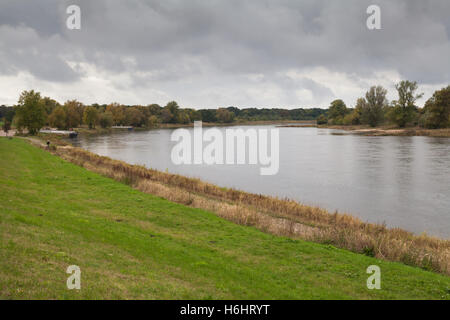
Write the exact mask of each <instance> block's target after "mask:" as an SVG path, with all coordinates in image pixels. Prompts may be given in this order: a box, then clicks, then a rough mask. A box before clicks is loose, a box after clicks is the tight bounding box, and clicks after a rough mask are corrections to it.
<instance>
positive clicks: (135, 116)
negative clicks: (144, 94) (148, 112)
mask: <svg viewBox="0 0 450 320" xmlns="http://www.w3.org/2000/svg"><path fill="white" fill-rule="evenodd" d="M144 121H145V115H144V113H143V112H142V111H141V110H139V108H138V107H129V108H127V109H126V110H125V123H126V124H127V125H129V126H135V127H140V126H142V125H143V124H144Z"/></svg>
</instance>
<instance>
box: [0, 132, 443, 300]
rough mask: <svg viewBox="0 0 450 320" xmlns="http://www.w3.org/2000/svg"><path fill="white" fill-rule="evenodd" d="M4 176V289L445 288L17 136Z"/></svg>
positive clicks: (158, 294) (30, 294) (424, 293)
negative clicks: (229, 216) (72, 275)
mask: <svg viewBox="0 0 450 320" xmlns="http://www.w3.org/2000/svg"><path fill="white" fill-rule="evenodd" d="M0 184H1V186H2V192H1V193H0V210H1V215H0V229H1V232H0V256H1V257H0V297H1V298H67V299H71V298H150V299H172V298H186V299H189V298H194V299H195V298H199V299H208V298H218V299H222V298H229V299H248V298H260V299H271V298H280V299H283V298H284V299H291V298H292V299H295V298H307V299H308V298H344V299H345V298H361V299H377V298H392V299H402V298H426V299H428V298H431V299H449V298H450V293H449V289H450V278H449V277H447V276H443V275H439V274H435V273H432V272H428V271H424V270H421V269H418V268H413V267H409V266H405V265H403V264H399V263H391V262H385V261H380V260H377V259H375V258H371V257H367V256H364V255H359V254H355V253H351V252H349V251H346V250H341V249H337V248H335V247H333V246H330V245H321V244H314V243H309V242H306V241H301V240H291V239H288V238H285V237H280V236H274V235H270V234H266V233H263V232H260V231H258V230H256V229H255V228H251V227H245V226H239V225H236V224H234V223H231V222H228V221H226V220H224V219H221V218H220V217H217V216H216V215H214V214H212V213H210V212H207V211H204V210H200V209H195V208H190V207H187V206H183V205H180V204H175V203H173V202H169V201H167V200H164V199H162V198H159V197H156V196H153V195H150V194H145V193H142V192H140V191H137V190H134V189H132V188H130V187H129V186H127V185H126V184H123V183H119V182H116V181H113V180H111V179H109V178H106V177H102V176H100V175H98V174H95V173H93V172H90V171H88V170H86V169H83V168H80V167H78V166H75V165H73V164H71V163H67V162H65V161H63V160H62V159H60V158H58V157H55V156H53V155H51V154H50V153H48V152H45V151H43V150H40V149H38V148H35V147H33V146H31V145H29V144H28V143H27V142H25V141H23V140H20V139H18V138H15V139H13V140H8V139H5V138H1V139H0ZM72 264H75V265H78V266H80V268H81V271H82V289H81V291H71V290H67V289H66V279H67V276H68V275H67V274H66V273H65V270H66V268H67V266H69V265H72ZM373 264H376V265H379V266H380V267H381V270H382V289H381V290H375V291H370V290H368V289H367V288H366V279H367V277H368V275H367V274H366V273H365V271H366V268H367V267H368V266H369V265H373Z"/></svg>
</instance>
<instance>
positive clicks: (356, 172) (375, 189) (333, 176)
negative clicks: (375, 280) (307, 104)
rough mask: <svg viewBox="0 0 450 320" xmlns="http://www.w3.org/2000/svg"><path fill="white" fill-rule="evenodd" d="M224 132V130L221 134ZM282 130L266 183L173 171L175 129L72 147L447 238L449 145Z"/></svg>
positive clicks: (226, 173)
mask: <svg viewBox="0 0 450 320" xmlns="http://www.w3.org/2000/svg"><path fill="white" fill-rule="evenodd" d="M230 128H233V129H236V128H238V127H230ZM240 128H243V129H249V128H257V129H271V128H275V127H274V126H242V127H240ZM203 129H204V130H205V129H206V128H203ZM225 129H226V128H224V127H222V128H219V130H221V131H222V132H223V131H224V130H225ZM278 129H279V134H280V144H279V146H280V152H279V155H280V156H279V159H280V164H279V171H278V174H276V175H273V176H261V175H260V167H261V166H260V165H211V166H208V165H175V164H173V163H172V161H171V151H172V148H173V146H174V145H175V144H176V142H171V140H170V136H171V133H172V132H173V129H158V130H151V131H136V132H120V133H113V134H109V135H100V136H89V137H88V136H82V137H78V138H76V139H74V140H72V143H74V145H77V146H80V147H82V148H84V149H87V150H89V151H91V152H94V153H97V154H100V155H104V156H108V157H111V158H114V159H119V160H123V161H126V162H128V163H131V164H141V165H145V166H146V167H148V168H154V169H158V170H162V171H165V170H167V171H169V172H172V173H179V174H182V175H186V176H190V177H197V178H201V179H202V180H205V181H208V182H212V183H214V184H217V185H219V186H224V187H233V188H237V189H241V190H245V191H249V192H252V193H261V194H267V195H274V196H279V197H287V198H291V199H295V200H298V201H300V202H302V203H304V204H308V205H314V206H320V207H323V208H326V209H328V210H330V211H332V212H334V211H335V210H337V211H339V212H348V213H350V214H352V215H355V216H358V217H359V218H361V219H362V220H364V221H369V222H378V223H386V224H387V225H388V226H389V227H401V228H403V229H406V230H410V231H413V232H415V233H422V232H426V233H427V234H429V235H436V236H439V237H443V238H450V138H434V137H365V136H359V135H353V134H348V133H345V132H343V131H338V130H332V129H319V128H287V127H285V128H278ZM187 130H189V131H190V132H192V130H193V129H187Z"/></svg>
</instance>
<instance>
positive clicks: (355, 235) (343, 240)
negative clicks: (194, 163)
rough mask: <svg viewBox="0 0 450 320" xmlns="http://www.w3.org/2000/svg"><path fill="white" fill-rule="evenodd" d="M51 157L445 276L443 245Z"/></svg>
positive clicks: (284, 205) (178, 179)
mask: <svg viewBox="0 0 450 320" xmlns="http://www.w3.org/2000/svg"><path fill="white" fill-rule="evenodd" d="M37 143H38V144H39V141H38V142H37ZM55 153H56V154H58V155H59V156H61V157H62V158H64V159H66V160H69V161H71V162H73V163H75V164H77V165H80V166H83V167H85V168H87V169H88V170H91V171H94V172H97V173H100V174H102V175H104V176H107V177H110V178H113V179H115V180H116V181H120V182H124V183H126V184H128V185H130V186H132V187H134V188H136V189H138V190H140V191H143V192H146V193H150V194H155V195H158V196H160V197H164V198H166V199H168V200H170V201H173V202H177V203H181V204H184V205H188V206H191V207H194V208H200V209H204V210H208V211H211V212H214V213H216V214H217V215H218V216H220V217H223V218H225V219H228V220H230V221H232V222H235V223H237V224H241V225H246V226H253V227H256V228H258V229H259V230H261V231H264V232H267V233H271V234H274V235H281V236H286V237H290V238H293V239H303V240H308V241H314V242H318V243H325V244H332V245H334V246H337V247H339V248H344V249H348V250H351V251H353V252H356V253H362V254H366V255H369V256H374V257H376V258H381V259H386V260H390V261H398V262H403V263H405V264H409V265H413V266H418V267H421V268H424V269H427V270H432V271H435V272H441V273H445V274H450V241H449V240H441V239H437V238H433V237H429V236H427V235H420V236H417V235H414V234H412V233H411V232H407V231H405V230H402V229H389V228H386V226H384V225H380V224H373V223H365V222H363V221H361V220H359V219H358V218H356V217H354V216H352V215H349V214H342V213H337V212H335V213H329V212H327V211H326V210H324V209H322V208H318V207H311V206H306V205H303V204H301V203H298V202H296V201H291V200H286V199H278V198H275V197H269V196H263V195H258V194H251V193H247V192H242V191H239V190H234V189H227V188H221V187H218V186H216V185H213V184H209V183H205V182H203V181H201V180H199V179H192V178H188V177H184V176H180V175H174V174H169V173H165V172H160V171H157V170H152V169H147V168H145V167H141V166H133V165H129V164H127V163H125V162H122V161H117V160H113V159H110V158H107V157H101V156H98V155H95V154H93V153H90V152H88V151H85V150H82V149H79V148H73V147H71V146H64V147H58V148H55Z"/></svg>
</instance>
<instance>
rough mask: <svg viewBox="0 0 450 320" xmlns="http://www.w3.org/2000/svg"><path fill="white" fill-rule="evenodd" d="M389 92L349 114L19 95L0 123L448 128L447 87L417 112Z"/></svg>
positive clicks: (412, 87)
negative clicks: (313, 123) (262, 123)
mask: <svg viewBox="0 0 450 320" xmlns="http://www.w3.org/2000/svg"><path fill="white" fill-rule="evenodd" d="M395 88H396V91H397V94H398V99H396V100H393V101H388V100H387V98H386V97H387V90H386V89H385V88H383V87H381V86H373V87H371V88H370V89H369V90H368V91H367V92H366V94H365V96H364V97H360V98H359V99H357V101H356V103H355V106H354V107H353V108H349V107H347V106H346V105H345V103H344V101H342V100H340V99H337V100H334V101H332V102H331V103H330V106H329V107H328V108H327V109H320V108H312V109H303V108H298V109H291V110H288V109H280V108H274V109H269V108H262V109H258V108H243V109H240V108H237V107H228V108H218V109H201V110H195V109H191V108H181V107H180V106H179V105H178V103H177V102H175V101H171V102H169V103H167V104H166V105H165V106H164V107H163V106H160V105H158V104H150V105H147V106H140V105H131V106H130V105H122V104H119V103H111V104H108V105H106V104H103V105H100V104H92V105H84V104H83V103H81V102H79V101H77V100H70V101H66V102H65V103H64V104H61V103H59V102H57V101H56V100H54V99H52V98H49V97H41V94H40V93H39V92H36V91H34V90H30V91H23V92H22V94H21V95H20V97H19V100H18V104H17V105H16V106H14V107H6V106H0V123H2V126H3V127H4V128H6V129H8V128H10V127H11V126H13V127H15V128H17V129H18V130H19V131H21V130H22V129H24V128H26V129H27V130H28V132H29V133H31V134H34V133H37V132H38V131H39V130H40V129H41V128H42V127H45V126H50V127H53V128H58V129H73V128H77V127H80V126H82V125H85V126H87V127H89V128H90V129H93V128H95V127H96V126H100V127H102V128H109V127H112V126H133V127H142V128H155V127H158V126H159V125H160V124H189V123H192V122H194V121H199V120H201V121H204V122H209V123H233V122H243V121H279V120H287V121H289V120H317V124H319V125H338V126H339V125H370V126H372V127H375V126H379V125H384V124H392V125H396V126H398V127H400V128H403V127H406V126H420V127H425V128H431V129H437V128H448V127H450V86H447V87H445V88H442V89H441V90H437V91H435V92H434V94H433V95H432V96H431V97H430V98H429V99H428V100H427V101H426V102H425V105H424V107H423V108H419V107H418V106H417V100H419V99H420V98H422V97H423V94H421V93H419V92H418V84H417V83H416V82H411V81H400V82H399V83H397V84H396V86H395ZM8 130H9V129H8ZM4 131H7V130H5V129H4Z"/></svg>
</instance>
